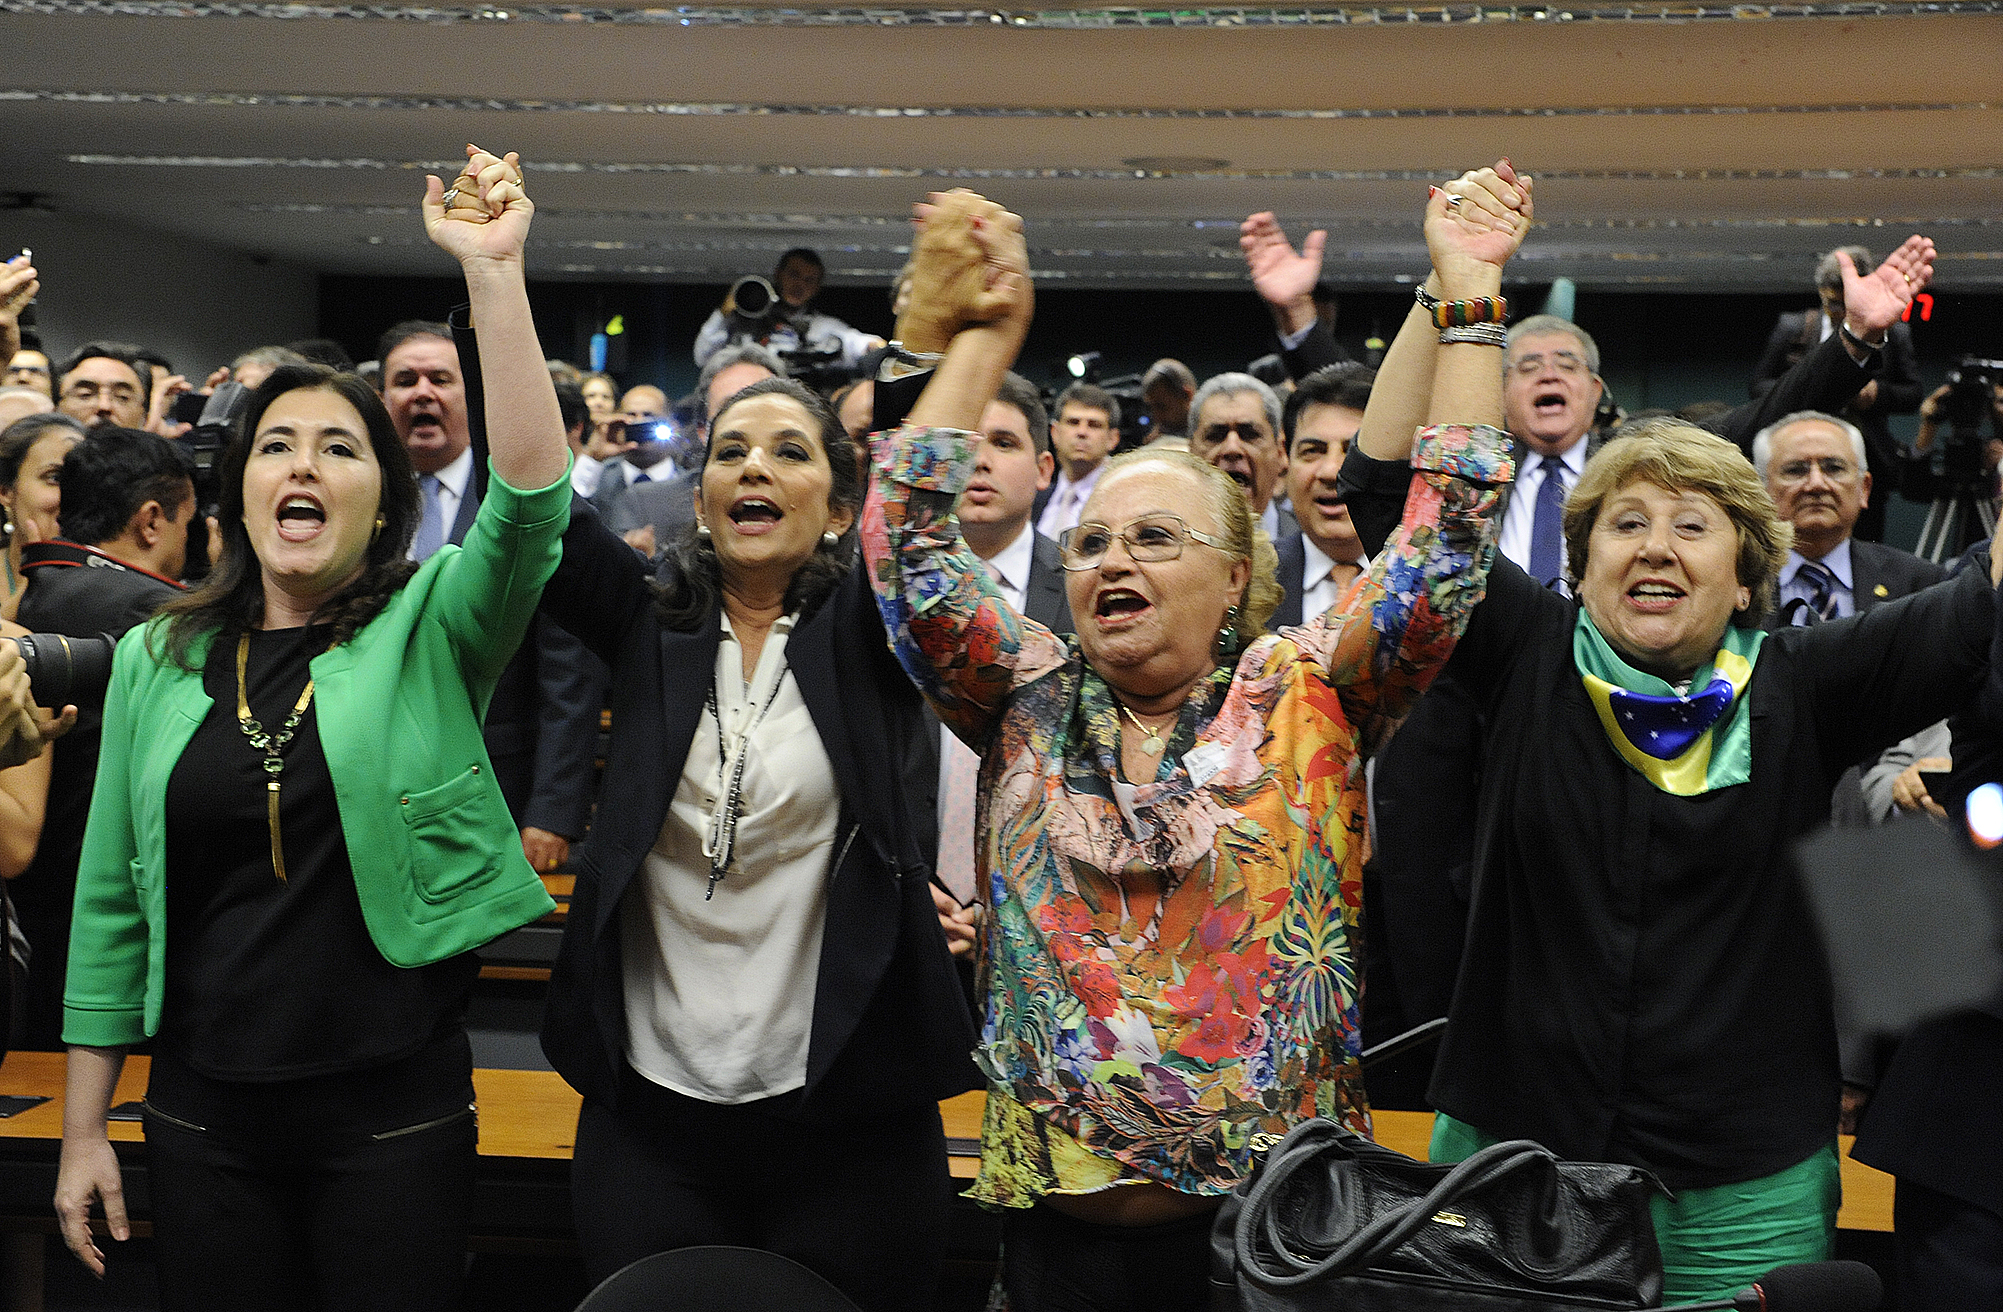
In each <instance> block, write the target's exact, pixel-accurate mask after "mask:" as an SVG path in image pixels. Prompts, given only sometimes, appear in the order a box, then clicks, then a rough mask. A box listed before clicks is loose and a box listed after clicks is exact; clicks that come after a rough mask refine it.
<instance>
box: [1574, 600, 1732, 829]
mask: <svg viewBox="0 0 2003 1312" xmlns="http://www.w3.org/2000/svg"><path fill="white" fill-rule="evenodd" d="M1766 636H1767V635H1766V634H1765V633H1764V632H1762V631H1760V630H1758V629H1742V628H1740V627H1739V626H1737V625H1736V624H1733V625H1727V626H1726V628H1725V640H1724V642H1723V643H1722V644H1720V645H1719V647H1718V654H1717V655H1715V656H1713V657H1712V658H1711V663H1710V664H1708V665H1704V666H1700V667H1699V668H1698V670H1697V673H1696V674H1695V675H1693V676H1692V677H1691V680H1690V685H1689V686H1690V692H1689V694H1688V695H1687V696H1685V695H1681V694H1679V693H1678V692H1677V691H1676V689H1674V688H1672V687H1671V686H1670V685H1669V684H1667V683H1664V682H1663V681H1662V680H1661V679H1658V678H1656V677H1655V676H1654V675H1653V674H1644V673H1642V672H1641V671H1640V670H1637V669H1635V668H1634V667H1633V666H1632V665H1629V664H1628V663H1627V662H1626V661H1624V660H1622V659H1621V658H1620V657H1619V656H1617V655H1615V654H1614V649H1613V648H1612V647H1610V646H1608V645H1607V640H1606V639H1605V638H1602V637H1601V636H1600V631H1599V630H1598V629H1596V628H1594V627H1593V622H1592V620H1590V619H1588V618H1587V617H1586V611H1585V608H1584V607H1580V608H1579V622H1578V626H1577V628H1576V629H1575V630H1574V631H1573V634H1572V661H1573V663H1574V664H1575V665H1577V666H1578V667H1579V675H1580V677H1581V678H1583V679H1584V680H1585V682H1586V696H1588V697H1589V698H1591V699H1592V703H1593V709H1594V710H1596V711H1598V712H1599V716H1600V725H1601V727H1603V728H1604V729H1605V730H1606V731H1607V738H1608V740H1609V741H1610V742H1612V743H1613V746H1614V750H1615V751H1617V752H1619V753H1620V754H1621V759H1622V760H1624V761H1626V762H1627V763H1628V764H1629V765H1631V766H1633V767H1634V768H1635V769H1637V770H1639V771H1640V772H1641V774H1642V776H1643V777H1644V778H1646V779H1647V780H1648V782H1650V783H1652V784H1654V785H1655V786H1656V787H1657V788H1660V789H1661V790H1662V791H1663V792H1665V793H1674V794H1675V795H1676V796H1678V797H1695V796H1697V795H1698V794H1700V793H1708V792H1710V791H1711V790H1712V789H1713V788H1729V787H1731V786H1732V785H1733V784H1742V783H1744V782H1746V780H1747V779H1748V778H1749V777H1750V776H1751V773H1752V762H1753V744H1752V724H1751V721H1752V717H1751V716H1750V715H1749V714H1748V713H1747V711H1746V696H1745V694H1746V685H1748V684H1750V683H1751V682H1752V681H1753V665H1754V663H1755V662H1757V661H1758V660H1759V658H1760V644H1761V643H1762V642H1763V641H1765V639H1766Z"/></svg>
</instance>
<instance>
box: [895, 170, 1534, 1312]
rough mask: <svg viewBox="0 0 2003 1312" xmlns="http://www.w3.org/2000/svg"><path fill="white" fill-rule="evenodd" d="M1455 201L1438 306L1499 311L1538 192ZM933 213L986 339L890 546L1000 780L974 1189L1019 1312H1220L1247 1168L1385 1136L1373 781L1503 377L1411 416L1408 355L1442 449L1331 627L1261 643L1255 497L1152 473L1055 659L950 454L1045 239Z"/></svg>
mask: <svg viewBox="0 0 2003 1312" xmlns="http://www.w3.org/2000/svg"><path fill="white" fill-rule="evenodd" d="M1484 184H1485V185H1484ZM1455 188H1456V190H1457V192H1460V191H1464V192H1466V193H1467V198H1466V199H1465V200H1456V201H1454V203H1453V204H1452V205H1451V206H1450V205H1449V204H1448V196H1447V194H1446V193H1444V192H1439V193H1435V195H1434V196H1433V197H1432V198H1431V201H1430V203H1429V206H1428V214H1427V225H1426V226H1427V236H1428V240H1429V243H1430V245H1431V247H1432V250H1433V256H1434V278H1433V279H1432V280H1429V284H1428V285H1429V288H1430V289H1431V291H1432V293H1433V294H1437V295H1439V296H1440V297H1442V298H1444V299H1447V300H1461V299H1472V298H1478V297H1484V296H1494V295H1496V294H1497V292H1498V290H1499V287H1500V274H1501V264H1502V262H1503V261H1504V260H1506V259H1507V258H1508V255H1509V254H1510V253H1511V252H1513V250H1514V249H1515V246H1516V243H1517V242H1518V241H1519V240H1520V238H1521V233H1522V230H1523V229H1524V228H1525V227H1526V226H1527V220H1528V195H1527V190H1525V191H1522V192H1519V191H1517V190H1516V189H1515V188H1512V187H1509V186H1508V185H1507V184H1505V183H1503V182H1502V181H1501V180H1500V179H1497V178H1496V177H1495V175H1494V174H1492V173H1486V172H1485V173H1484V174H1481V175H1473V174H1471V175H1469V177H1468V178H1466V179H1463V180H1462V181H1461V182H1460V183H1456V184H1455ZM1498 194H1500V195H1507V196H1509V197H1511V198H1512V199H1513V201H1514V204H1504V203H1503V202H1502V201H1501V200H1499V199H1498ZM936 201H937V203H936V204H935V206H933V207H931V208H930V210H929V211H927V212H925V213H923V214H922V215H921V220H922V232H921V238H920V241H919V243H918V252H917V255H916V257H915V261H916V263H917V265H918V269H917V275H916V276H917V278H918V280H919V283H918V286H917V288H916V290H915V296H920V297H928V298H935V299H936V298H940V297H946V298H949V299H950V298H951V296H952V295H953V293H952V291H951V290H950V289H949V286H948V285H950V287H961V286H964V287H967V288H970V289H971V290H969V291H968V292H967V293H966V296H967V297H968V298H970V300H969V301H963V302H962V303H973V302H978V305H977V306H976V307H975V308H974V309H970V310H969V311H968V312H967V313H965V314H963V316H962V318H963V319H976V318H982V319H985V322H979V323H974V324H972V325H971V326H967V327H963V328H962V330H961V331H960V332H959V334H958V335H957V336H956V337H955V338H954V339H953V342H952V346H951V348H950V349H949V350H948V352H947V354H946V358H945V360H944V362H943V363H942V364H941V365H940V368H939V372H938V375H937V376H936V377H935V378H934V380H933V382H932V384H931V386H930V387H929V388H928V390H927V392H926V394H925V396H924V397H923V398H922V399H921V400H920V402H919V404H918V406H917V407H916V408H915V409H914V410H913V411H912V414H911V418H910V422H909V424H908V426H907V427H905V428H904V429H901V430H899V431H897V432H894V433H891V434H888V435H886V436H885V437H883V438H881V439H879V441H878V442H877V444H876V449H875V457H874V458H875V472H876V492H875V494H874V495H873V497H872V500H871V505H870V510H869V512H867V513H866V515H865V523H864V531H863V546H864V551H865V553H866V556H867V558H868V562H869V565H870V568H871V569H872V571H873V573H874V576H875V581H876V585H877V592H878V597H879V600H880V602H881V604H882V607H883V612H884V620H885V628H886V630H887V631H888V632H889V634H890V637H891V642H892V644H893V646H894V647H895V649H896V650H897V652H898V654H899V656H900V658H901V660H902V661H903V664H904V666H905V668H906V669H907V670H908V671H909V672H910V673H911V675H912V677H913V678H914V679H915V680H916V682H917V683H918V686H919V688H920V690H921V691H923V692H924V694H925V695H926V697H927V699H928V700H929V701H930V702H931V704H932V706H933V708H934V709H935V710H936V711H937V712H938V714H939V717H940V719H941V720H942V721H943V722H944V723H945V724H946V725H948V726H949V727H950V728H951V729H952V730H953V731H954V732H955V733H957V734H958V735H959V736H960V737H961V738H962V739H963V740H964V741H965V742H966V743H967V744H968V745H969V746H971V747H973V748H974V749H975V750H976V751H978V752H980V753H981V756H982V768H981V775H980V798H981V809H980V811H979V813H978V816H979V818H978V824H977V831H976V835H975V850H976V869H977V871H978V873H979V876H980V879H981V888H982V890H983V894H984V898H985V900H986V902H987V903H988V905H989V906H990V907H991V908H992V913H991V915H990V916H989V917H988V918H987V920H986V921H985V924H984V926H983V929H982V932H981V936H980V942H979V945H978V950H979V968H978V978H979V980H980V995H981V1006H982V1009H983V1028H982V1034H981V1043H980V1046H979V1048H978V1049H977V1050H976V1054H975V1056H976V1060H977V1061H978V1063H979V1064H980V1066H981V1068H982V1069H983V1070H984V1071H985V1073H986V1074H987V1077H988V1081H989V1094H988V1103H987V1119H986V1123H985V1125H984V1126H983V1129H982V1153H981V1173H980V1177H979V1179H978V1180H977V1181H976V1182H975V1185H974V1188H973V1191H972V1193H973V1197H975V1198H976V1199H978V1200H980V1201H982V1202H985V1203H989V1204H993V1205H997V1206H1000V1207H1002V1208H1005V1209H1007V1211H1006V1214H1005V1217H1006V1219H1005V1222H1004V1245H1003V1249H1004V1251H1003V1264H1002V1276H1001V1284H1002V1286H1003V1288H1004V1290H1005V1292H1006V1296H1007V1299H1008V1303H1009V1305H1010V1306H1011V1307H1012V1309H1013V1312H1037V1310H1038V1309H1041V1308H1044V1307H1050V1306H1058V1305H1061V1306H1064V1307H1077V1306H1086V1307H1094V1308H1123V1307H1130V1306H1131V1307H1140V1306H1147V1307H1149V1308H1150V1309H1157V1310H1158V1309H1161V1308H1164V1307H1189V1308H1196V1307H1200V1306H1202V1305H1203V1304H1204V1303H1205V1301H1206V1299H1207V1279H1206V1275H1205V1258H1206V1244H1205V1236H1206V1232H1207V1228H1208V1225H1209V1220H1210V1215H1211V1213H1212V1212H1213V1211H1214V1210H1215V1208H1216V1206H1217V1204H1218V1202H1219V1201H1220V1199H1221V1196H1222V1195H1223V1194H1225V1193H1227V1192H1229V1191H1230V1189H1231V1188H1232V1186H1234V1185H1235V1184H1237V1183H1238V1181H1239V1180H1240V1179H1242V1178H1243V1177H1244V1176H1245V1175H1246V1174H1247V1173H1248V1172H1249V1170H1250V1169H1251V1165H1252V1160H1253V1155H1254V1153H1255V1152H1256V1151H1257V1150H1259V1149H1261V1148H1263V1147H1265V1146H1266V1145H1267V1144H1268V1142H1269V1141H1270V1139H1271V1138H1272V1137H1274V1136H1278V1135H1280V1134H1283V1133H1284V1132H1285V1131H1286V1130H1287V1128H1288V1127H1289V1126H1291V1125H1293V1124H1294V1123H1296V1122H1297V1121H1300V1120H1302V1119H1305V1118H1307V1117H1311V1116H1316V1115H1321V1116H1332V1117H1335V1118H1338V1119H1340V1120H1342V1121H1344V1122H1346V1123H1347V1124H1349V1125H1350V1126H1352V1127H1353V1128H1355V1129H1357V1130H1360V1131H1365V1132H1367V1131H1368V1129H1369V1114H1368V1111H1367V1109H1366V1107H1365V1105H1364V1099H1363V1089H1362V1084H1361V1081H1360V1079H1359V1078H1358V1073H1357V1071H1358V1068H1357V1060H1356V1059H1357V1051H1358V1031H1359V1003H1360V993H1361V989H1360V980H1359V978H1358V974H1357V962H1358V958H1359V953H1358V950H1357V948H1358V944H1357V939H1356V935H1357V932H1358V926H1359V921H1360V900H1361V875H1360V868H1361V851H1360V847H1361V843H1362V834H1363V770H1362V757H1363V754H1364V752H1365V750H1366V748H1367V747H1368V746H1369V745H1374V743H1375V742H1376V740H1377V738H1378V737H1379V736H1380V735H1381V734H1382V732H1383V731H1384V730H1385V729H1386V728H1387V727H1388V726H1389V724H1390V723H1391V722H1392V721H1393V720H1394V719H1395V718H1396V717H1398V716H1399V715H1402V714H1403V713H1404V711H1405V710H1406V708H1407V707H1409V706H1410V705H1411V703H1412V701H1413V700H1414V699H1415V698H1416V697H1417V696H1418V695H1419V694H1420V693H1421V692H1422V691H1423V690H1424V688H1425V686H1426V684H1427V683H1428V682H1429V681H1430V680H1431V678H1432V677H1433V675H1434V674H1435V673H1436V672H1437V671H1438V670H1439V668H1440V666H1441V665H1442V664H1443V663H1444V662H1445V660H1446V658H1447V656H1448V653H1449V652H1450V651H1451V650H1452V649H1453V645H1454V641H1455V638H1456V637H1457V635H1458V634H1459V633H1460V631H1461V629H1462V627H1463V626H1464V625H1465V623H1466V620H1467V616H1468V612H1469V611H1470V610H1471V609H1472V608H1473V606H1474V604H1475V603H1476V602H1477V601H1478V600H1479V599H1480V597H1481V594H1482V582H1483V578H1484V576H1485V575H1486V572H1487V569H1488V565H1489V562H1490V560H1491V559H1492V558H1493V554H1494V539H1495V530H1496V524H1497V522H1498V521H1497V503H1498V501H1499V499H1500V496H1499V493H1500V490H1501V487H1502V485H1504V484H1506V483H1507V482H1508V481H1509V480H1510V478H1511V472H1512V467H1511V462H1510V459H1509V455H1508V451H1509V445H1508V438H1507V435H1506V434H1504V433H1502V432H1501V431H1500V430H1499V427H1498V425H1499V424H1500V422H1501V370H1500V361H1499V358H1498V355H1497V352H1496V350H1495V349H1494V348H1493V347H1492V346H1488V345H1479V344H1467V345H1454V346H1450V347H1446V348H1444V349H1441V350H1439V351H1438V352H1437V362H1436V364H1435V366H1434V373H1433V375H1432V376H1431V378H1430V379H1429V380H1425V381H1430V382H1431V384H1432V386H1433V389H1434V390H1433V392H1432V396H1433V405H1432V413H1431V414H1430V415H1425V416H1409V415H1404V416H1401V415H1398V414H1397V410H1398V404H1397V402H1398V400H1399V397H1398V396H1397V392H1398V387H1397V385H1396V380H1397V376H1398V368H1397V359H1396V356H1397V352H1396V348H1394V352H1393V358H1392V359H1389V360H1387V361H1386V373H1387V374H1389V375H1390V376H1391V378H1392V379H1393V384H1394V385H1393V387H1392V388H1391V389H1389V390H1388V391H1387V389H1386V388H1385V386H1384V384H1383V382H1381V381H1380V383H1379V385H1378V391H1379V393H1380V394H1383V395H1385V396H1386V397H1387V401H1386V403H1385V405H1384V406H1382V407H1377V403H1376V402H1373V407H1377V408H1378V410H1379V413H1378V414H1377V415H1375V416H1374V418H1376V419H1377V420H1378V423H1377V425H1376V427H1377V429H1379V430H1382V429H1383V427H1384V425H1385V423H1386V422H1387V417H1388V422H1391V423H1401V422H1402V423H1403V424H1404V430H1403V431H1404V432H1405V433H1410V432H1411V431H1412V427H1413V426H1414V425H1415V424H1416V422H1417V420H1418V419H1421V418H1423V419H1426V420H1427V421H1428V423H1429V426H1428V427H1426V428H1424V429H1422V430H1421V431H1420V433H1419V440H1418V443H1417V447H1416V450H1415V452H1414V454H1413V457H1412V465H1413V471H1414V472H1413V479H1412V491H1411V496H1410V499H1409V501H1408V503H1407V506H1406V511H1405V519H1404V523H1403V525H1402V526H1401V527H1400V529H1399V531H1398V533H1397V534H1396V536H1395V537H1394V538H1393V539H1392V541H1391V543H1390V544H1389V545H1388V547H1387V549H1386V550H1385V551H1384V552H1382V553H1380V554H1379V556H1378V558H1377V561H1376V563H1375V564H1373V566H1372V567H1371V569H1370V571H1369V573H1368V574H1366V575H1365V576H1363V577H1361V578H1359V579H1358V580H1357V581H1356V583H1355V584H1353V585H1352V586H1351V587H1350V589H1349V591H1348V592H1347V593H1346V594H1345V596H1344V597H1343V599H1342V600H1341V601H1340V602H1339V603H1338V604H1337V605H1336V606H1335V607H1334V609H1332V610H1331V611H1330V612H1329V613H1327V614H1326V615H1322V616H1319V617H1317V618H1315V619H1313V620H1311V621H1310V622H1308V623H1307V624H1305V625H1303V626H1301V627H1300V628H1297V629H1288V630H1286V631H1284V632H1283V633H1281V634H1280V635H1278V636H1271V635H1265V634H1264V622H1265V620H1266V618H1267V617H1268V616H1269V615H1270V614H1271V613H1272V610H1273V608H1274V606H1275V604H1276V603H1277V601H1278V599H1279V589H1278V586H1277V584H1276V583H1275V581H1274V556H1273V551H1272V547H1271V545H1270V544H1269V543H1268V542H1267V541H1266V540H1265V538H1264V536H1263V534H1261V533H1259V532H1258V530H1257V529H1256V527H1255V526H1254V521H1253V519H1252V516H1251V514H1250V511H1249V509H1248V506H1247V503H1246V501H1245V498H1244V496H1243V495H1242V493H1240V491H1239V490H1238V488H1237V486H1236V485H1235V484H1233V483H1232V482H1231V481H1230V480H1229V479H1228V478H1227V477H1225V476H1224V475H1223V474H1222V473H1221V472H1219V471H1217V470H1215V469H1212V468H1211V467H1210V466H1208V465H1205V464H1203V463H1202V462H1200V461H1197V460H1195V459H1194V458H1192V457H1190V456H1188V455H1186V454H1184V453H1168V454H1156V453H1153V452H1148V451H1142V452H1137V453H1135V454H1133V455H1129V456H1125V457H1121V458H1118V459H1116V460H1115V461H1114V462H1113V463H1112V465H1111V466H1109V468H1108V470H1107V472H1106V474H1105V475H1104V476H1102V477H1101V479H1100V480H1099V484H1098V486H1097V487H1096V489H1095V490H1094V492H1093V495H1092V498H1091V500H1090V501H1088V502H1087V503H1086V505H1085V508H1084V512H1083V516H1082V519H1081V521H1080V523H1079V525H1078V527H1077V528H1075V529H1072V530H1070V531H1069V532H1067V533H1066V534H1065V535H1064V537H1063V539H1062V540H1061V543H1060V545H1061V549H1062V554H1063V558H1064V565H1065V569H1066V570H1067V583H1068V589H1069V597H1070V603H1071V611H1072V615H1073V617H1074V618H1075V619H1076V621H1077V625H1078V633H1077V636H1076V637H1075V638H1059V637H1057V636H1056V635H1053V634H1052V633H1050V632H1049V631H1048V630H1046V629H1044V628H1043V627H1041V626H1039V625H1037V624H1034V623H1032V622H1030V621H1028V620H1026V619H1024V618H1023V617H1022V616H1020V615H1018V614H1017V613H1016V612H1015V611H1014V610H1012V609H1011V608H1010V606H1009V605H1008V603H1007V602H1006V601H1005V600H1004V599H1003V598H1002V597H1001V595H1000V593H999V592H998V591H997V589H996V588H995V587H994V585H993V584H992V583H991V582H990V580H989V577H988V575H987V573H986V571H984V570H983V569H981V568H980V567H979V564H978V562H977V561H976V559H975V558H974V556H973V555H972V554H971V553H970V552H969V551H967V550H966V549H965V547H964V546H963V544H962V543H961V541H960V535H959V530H958V525H957V522H956V520H955V519H954V517H953V506H954V501H955V498H956V496H957V494H958V493H959V492H960V490H961V489H962V488H963V487H964V486H965V485H966V483H967V481H968V479H969V477H970V475H971V470H972V465H973V460H974V450H975V446H974V443H975V438H974V437H973V436H972V435H969V434H967V433H964V432H959V431H952V430H955V429H967V428H971V427H972V426H973V425H974V422H975V418H976V416H978V415H979V413H980V410H981V407H982V405H983V404H984V402H985V400H986V398H987V397H989V396H991V395H992V394H993V390H994V384H995V382H996V381H998V379H999V376H1000V371H1001V370H1002V369H1005V368H1006V367H1007V365H1008V364H1009V363H1010V361H1012V359H1013V357H1014V353H1015V349H1016V347H1017V346H1018V345H1019V344H1020V341H1021V336H1022V333H1023V331H1024V330H1025V329H1026V327H1027V323H1028V317H1029V300H1030V297H1029V289H1028V279H1027V274H1026V264H1025V261H1024V259H1023V255H1022V250H1023V247H1022V240H1021V236H1020V222H1019V221H1018V220H1016V219H1015V218H1014V216H1013V215H1009V214H1006V213H1005V212H1003V211H1001V210H1000V209H999V207H997V206H993V205H991V204H989V203H988V202H984V201H982V200H980V198H979V197H974V196H970V195H967V194H966V193H954V194H953V195H950V196H945V197H939V198H936ZM949 251H958V252H960V254H961V264H960V266H959V267H958V268H942V267H941V266H943V265H945V264H947V263H948V262H949V261H948V255H947V252H949ZM983 261H985V264H986V267H987V270H988V272H987V275H986V276H985V277H968V276H967V270H968V269H969V268H973V269H976V270H978V269H979V268H980V267H981V265H982V263H983ZM928 280H929V282H930V286H928V285H927V284H928ZM1414 391H1415V392H1416V389H1414ZM1364 432H1365V437H1364V439H1363V440H1365V441H1366V442H1368V441H1370V440H1371V438H1370V434H1371V432H1372V425H1371V424H1370V422H1369V421H1368V420H1366V426H1365V430H1364Z"/></svg>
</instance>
